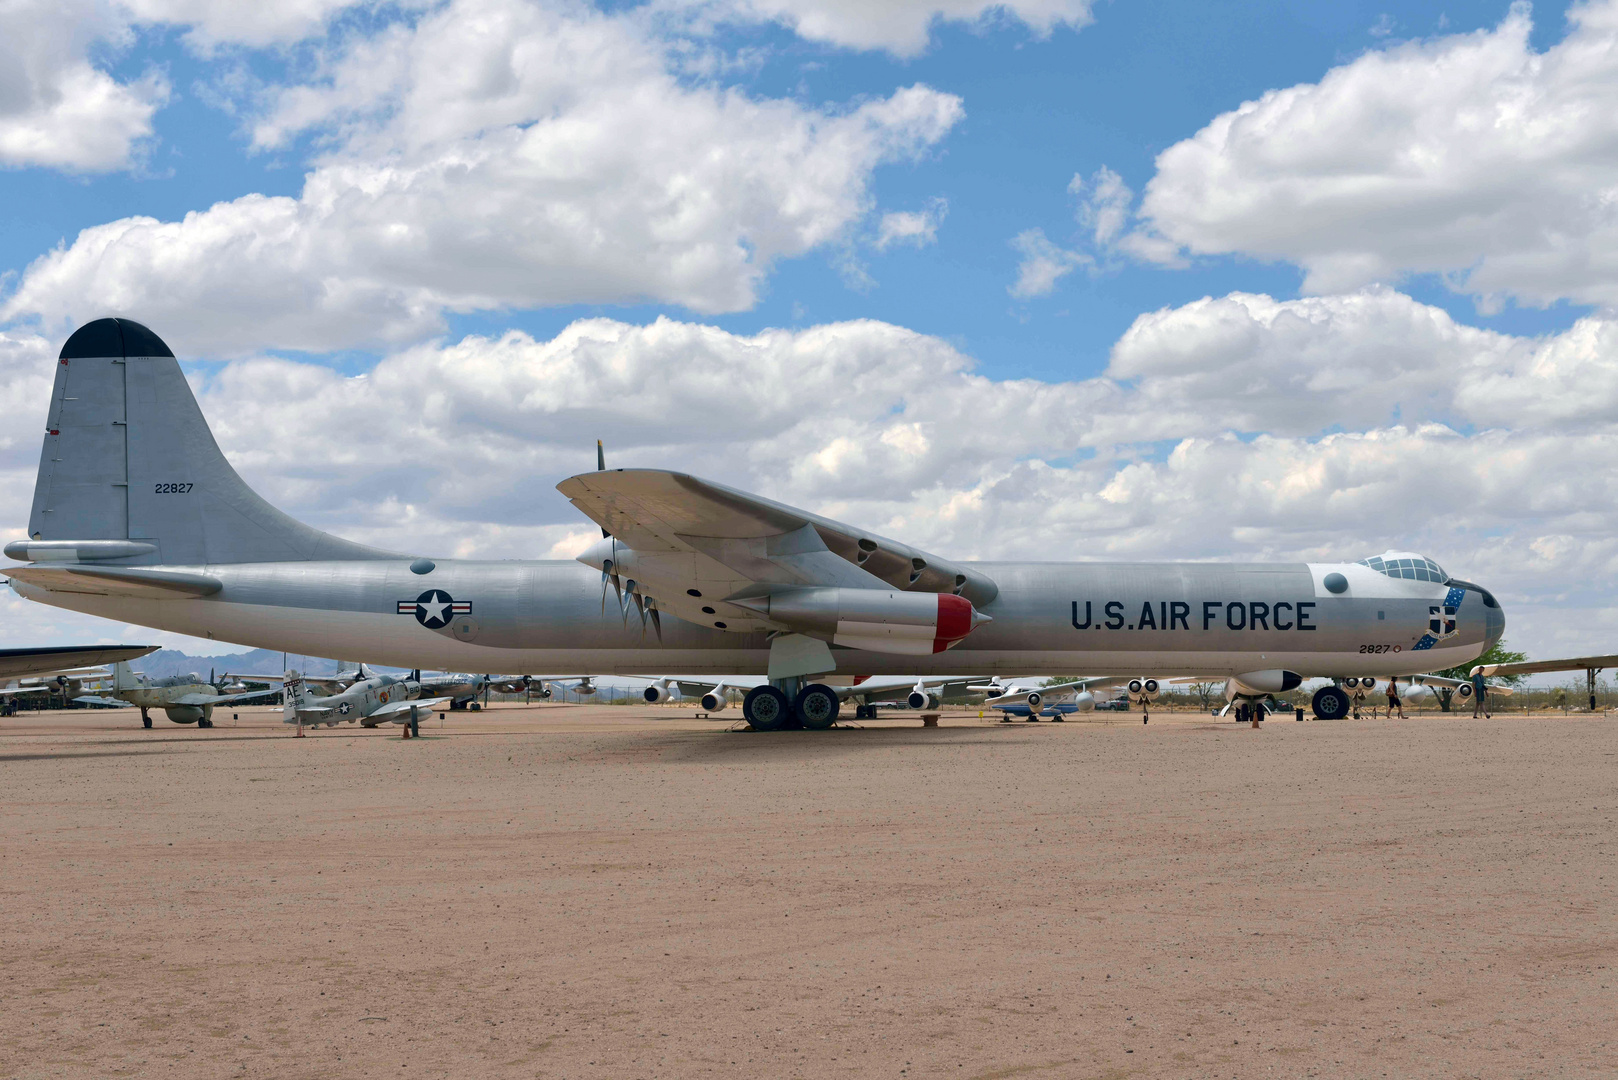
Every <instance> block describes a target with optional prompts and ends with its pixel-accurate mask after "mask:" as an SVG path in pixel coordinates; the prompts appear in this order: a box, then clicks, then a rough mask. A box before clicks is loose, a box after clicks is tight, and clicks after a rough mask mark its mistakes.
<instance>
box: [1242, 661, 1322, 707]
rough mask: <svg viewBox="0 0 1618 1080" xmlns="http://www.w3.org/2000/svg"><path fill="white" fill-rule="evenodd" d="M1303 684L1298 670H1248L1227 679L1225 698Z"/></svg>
mask: <svg viewBox="0 0 1618 1080" xmlns="http://www.w3.org/2000/svg"><path fill="white" fill-rule="evenodd" d="M1344 681H1345V682H1346V681H1347V680H1344ZM1302 684H1303V676H1302V675H1299V674H1298V673H1297V672H1296V671H1283V670H1281V669H1280V668H1268V669H1266V670H1264V671H1246V672H1243V673H1242V674H1240V675H1232V676H1231V677H1230V678H1229V679H1227V680H1225V700H1226V701H1235V700H1236V699H1237V698H1239V697H1264V696H1265V695H1266V694H1284V693H1286V692H1287V691H1288V690H1296V689H1297V688H1298V687H1299V686H1301V685H1302Z"/></svg>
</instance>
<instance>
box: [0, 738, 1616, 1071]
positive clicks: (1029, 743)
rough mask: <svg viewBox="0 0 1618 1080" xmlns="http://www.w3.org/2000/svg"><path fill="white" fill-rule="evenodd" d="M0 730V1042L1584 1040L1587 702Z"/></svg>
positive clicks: (2, 1052) (410, 1058)
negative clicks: (795, 720) (1158, 714)
mask: <svg viewBox="0 0 1618 1080" xmlns="http://www.w3.org/2000/svg"><path fill="white" fill-rule="evenodd" d="M1123 719H1124V720H1125V722H1122V723H1114V724H1094V723H1086V724H1080V723H1068V724H1062V725H1057V724H1049V723H1045V724H1038V725H1035V724H1020V723H1019V724H1008V725H1000V724H992V723H986V722H983V721H980V720H978V719H976V717H975V715H971V716H946V717H945V720H944V725H943V726H942V727H939V728H937V729H933V730H922V729H921V728H920V727H919V726H918V725H917V724H916V723H915V721H914V720H909V721H908V722H903V723H900V722H884V723H882V724H876V725H866V726H865V727H864V728H863V729H860V730H846V731H843V730H839V731H832V732H789V733H779V734H770V735H766V734H753V733H738V732H732V731H729V730H728V727H729V725H728V724H725V723H715V722H708V721H699V720H693V719H690V718H689V713H684V714H682V713H677V712H673V711H670V710H657V709H604V708H600V707H574V708H568V707H557V706H546V707H537V708H533V709H524V708H520V707H512V708H500V709H496V710H493V711H491V712H486V713H483V714H481V715H465V714H451V717H450V719H449V720H447V721H446V722H444V723H443V724H442V725H440V723H439V722H438V721H436V720H435V721H433V722H432V723H431V724H430V725H429V726H428V727H427V728H426V729H425V730H424V734H425V735H427V736H428V737H426V738H422V739H419V740H414V741H405V740H401V739H399V738H398V737H397V729H394V728H389V729H386V730H378V731H376V732H364V731H356V730H354V729H352V728H340V729H337V730H335V731H331V732H326V731H322V732H320V733H318V734H316V735H314V736H313V737H310V738H306V739H301V740H299V739H294V738H291V737H289V736H288V733H287V731H286V729H284V728H283V727H282V726H281V725H280V724H279V723H278V716H275V715H271V714H269V713H266V712H265V711H264V710H244V711H243V712H242V714H241V719H240V721H239V722H237V723H235V724H234V725H233V723H232V721H231V720H230V719H229V717H228V715H226V716H225V717H224V719H223V720H222V721H221V723H220V726H219V727H217V728H215V729H214V730H212V731H198V730H195V729H189V728H181V727H176V726H174V725H171V724H169V723H168V722H167V721H166V720H163V719H161V718H159V719H158V720H157V724H158V726H157V727H156V728H155V729H154V730H152V731H144V730H141V729H140V728H139V726H138V722H137V721H135V720H134V716H133V713H132V712H98V713H89V714H86V713H76V714H56V715H51V714H43V715H32V716H24V717H21V718H14V719H6V720H0V770H3V773H0V775H3V777H4V784H3V788H0V799H3V804H4V818H3V820H0V830H3V839H0V1076H4V1077H29V1078H33V1077H62V1076H71V1077H80V1076H85V1077H88V1076H156V1077H236V1076H242V1077H275V1078H298V1077H350V1076H377V1077H380V1076H388V1077H401V1078H402V1077H456V1078H462V1077H479V1076H498V1077H506V1076H511V1077H643V1076H644V1077H653V1076H658V1077H701V1076H722V1077H760V1076H769V1077H793V1076H802V1077H820V1076H859V1077H865V1076H882V1077H939V1076H947V1077H961V1078H980V1080H981V1078H989V1077H1014V1076H1015V1077H1044V1076H1050V1077H1070V1076H1071V1077H1112V1078H1121V1077H1127V1076H1141V1077H1156V1076H1163V1077H1244V1078H1245V1077H1256V1076H1279V1077H1296V1076H1332V1077H1337V1076H1342V1077H1381V1076H1389V1077H1415V1076H1434V1077H1438V1076H1442V1077H1463V1076H1479V1077H1568V1076H1613V1075H1618V1034H1615V1032H1618V1025H1615V1024H1614V1020H1613V1017H1614V1014H1615V1012H1618V971H1615V970H1614V963H1615V960H1618V900H1615V899H1614V886H1615V884H1618V862H1615V852H1618V845H1615V843H1614V836H1613V824H1614V819H1615V816H1618V815H1615V808H1618V718H1614V719H1604V718H1601V717H1584V718H1578V717H1574V718H1566V717H1560V716H1558V717H1551V718H1537V719H1528V718H1523V717H1521V716H1513V717H1511V718H1509V719H1502V718H1497V719H1495V720H1493V721H1478V722H1474V721H1472V720H1470V719H1464V718H1458V717H1441V716H1431V715H1429V716H1424V717H1422V718H1420V719H1414V720H1410V721H1406V722H1402V723H1401V722H1399V721H1393V722H1389V721H1362V722H1358V723H1355V722H1347V721H1345V722H1337V723H1324V722H1315V723H1301V724H1300V723H1295V722H1275V721H1272V722H1270V723H1269V724H1266V725H1265V727H1264V729H1263V730H1261V731H1254V730H1252V729H1251V728H1247V727H1240V726H1237V725H1235V724H1232V723H1227V722H1213V721H1211V720H1209V719H1208V718H1206V717H1195V716H1186V715H1181V716H1179V717H1164V718H1161V719H1159V718H1154V721H1153V723H1152V724H1151V725H1150V726H1142V725H1141V724H1139V723H1138V719H1136V720H1130V719H1129V718H1123Z"/></svg>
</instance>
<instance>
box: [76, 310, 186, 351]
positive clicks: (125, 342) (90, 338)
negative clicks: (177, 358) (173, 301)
mask: <svg viewBox="0 0 1618 1080" xmlns="http://www.w3.org/2000/svg"><path fill="white" fill-rule="evenodd" d="M173 355H174V352H173V350H171V349H170V348H169V347H168V346H167V345H165V344H164V343H163V339H162V338H160V337H158V336H157V335H156V334H154V333H152V332H151V331H150V330H148V329H146V327H144V326H142V325H141V324H140V323H138V322H136V321H135V320H133V319H96V320H95V321H94V322H87V323H85V324H84V325H83V326H81V327H79V328H78V329H77V330H75V331H73V333H72V335H71V336H69V337H68V339H67V343H66V344H65V345H63V346H62V351H61V353H59V354H58V359H61V360H83V359H89V358H91V357H101V356H169V357H172V356H173Z"/></svg>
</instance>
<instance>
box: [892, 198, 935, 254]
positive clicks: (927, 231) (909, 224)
mask: <svg viewBox="0 0 1618 1080" xmlns="http://www.w3.org/2000/svg"><path fill="white" fill-rule="evenodd" d="M947 213H949V203H948V201H946V200H944V199H933V200H932V201H931V202H929V203H928V204H927V205H926V206H925V207H924V208H922V209H920V210H896V211H894V212H892V213H888V214H883V215H882V220H881V221H880V222H879V223H878V224H877V233H876V248H877V250H878V251H886V250H887V249H888V248H890V247H892V246H893V245H895V244H910V245H912V246H914V247H926V246H927V245H928V244H931V243H933V242H935V241H936V240H937V239H938V226H939V225H940V224H942V223H943V221H944V215H946V214H947Z"/></svg>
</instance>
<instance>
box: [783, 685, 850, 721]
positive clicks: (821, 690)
mask: <svg viewBox="0 0 1618 1080" xmlns="http://www.w3.org/2000/svg"><path fill="white" fill-rule="evenodd" d="M841 708H842V703H841V702H840V701H838V700H837V691H835V690H833V689H832V688H831V687H829V686H826V685H824V684H823V683H810V684H809V685H808V686H806V687H804V688H803V689H802V690H799V691H798V700H797V701H794V702H793V703H792V711H793V712H795V713H797V715H798V723H800V724H802V725H803V726H804V728H805V729H807V730H809V731H825V730H826V729H827V728H829V727H831V726H832V725H833V724H835V723H837V713H838V712H839V710H840V709H841Z"/></svg>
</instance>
